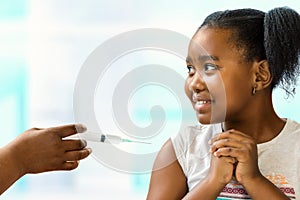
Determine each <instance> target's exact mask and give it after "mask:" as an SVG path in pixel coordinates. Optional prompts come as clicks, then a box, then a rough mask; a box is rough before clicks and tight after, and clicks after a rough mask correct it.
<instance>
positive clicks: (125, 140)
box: [122, 139, 151, 144]
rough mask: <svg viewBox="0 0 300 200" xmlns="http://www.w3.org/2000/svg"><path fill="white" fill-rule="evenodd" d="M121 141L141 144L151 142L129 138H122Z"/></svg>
mask: <svg viewBox="0 0 300 200" xmlns="http://www.w3.org/2000/svg"><path fill="white" fill-rule="evenodd" d="M122 142H134V143H142V144H151V143H150V142H143V141H136V140H129V139H122Z"/></svg>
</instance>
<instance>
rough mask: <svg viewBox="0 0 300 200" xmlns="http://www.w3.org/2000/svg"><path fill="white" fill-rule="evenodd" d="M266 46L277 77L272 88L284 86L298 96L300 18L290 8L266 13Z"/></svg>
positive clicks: (270, 64)
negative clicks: (296, 86)
mask: <svg viewBox="0 0 300 200" xmlns="http://www.w3.org/2000/svg"><path fill="white" fill-rule="evenodd" d="M264 47H265V51H266V59H267V61H268V63H269V67H270V71H271V74H272V77H273V82H272V87H276V86H278V85H279V86H280V87H282V88H283V89H284V90H285V91H286V92H287V93H288V94H292V93H294V86H295V85H296V82H297V76H298V75H299V53H300V16H299V14H298V13H297V12H296V11H294V10H292V9H290V8H287V7H282V8H275V9H272V10H270V11H269V12H268V13H266V14H265V18H264Z"/></svg>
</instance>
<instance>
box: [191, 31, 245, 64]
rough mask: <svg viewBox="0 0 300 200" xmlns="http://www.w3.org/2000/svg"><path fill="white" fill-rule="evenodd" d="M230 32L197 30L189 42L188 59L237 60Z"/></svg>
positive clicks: (238, 54) (236, 52) (237, 54)
mask: <svg viewBox="0 0 300 200" xmlns="http://www.w3.org/2000/svg"><path fill="white" fill-rule="evenodd" d="M232 37H233V36H232V31H231V30H229V29H220V28H207V27H203V28H201V29H199V30H198V31H197V32H196V34H195V35H194V36H193V38H192V39H191V41H190V44H189V49H188V57H190V58H192V59H197V60H198V58H199V57H207V56H206V55H209V57H217V58H219V60H220V59H221V60H224V59H226V60H227V59H229V58H232V59H237V57H240V53H238V51H237V49H236V46H235V44H234V40H232Z"/></svg>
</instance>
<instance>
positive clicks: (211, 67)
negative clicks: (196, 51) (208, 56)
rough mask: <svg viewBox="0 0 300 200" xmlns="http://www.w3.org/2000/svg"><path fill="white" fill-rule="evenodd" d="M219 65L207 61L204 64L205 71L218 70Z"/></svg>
mask: <svg viewBox="0 0 300 200" xmlns="http://www.w3.org/2000/svg"><path fill="white" fill-rule="evenodd" d="M218 69H219V68H218V66H217V65H214V64H211V63H207V64H205V65H204V71H205V72H209V71H213V70H218Z"/></svg>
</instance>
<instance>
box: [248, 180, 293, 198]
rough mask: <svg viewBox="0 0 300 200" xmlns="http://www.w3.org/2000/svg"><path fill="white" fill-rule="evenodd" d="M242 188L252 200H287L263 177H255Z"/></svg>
mask: <svg viewBox="0 0 300 200" xmlns="http://www.w3.org/2000/svg"><path fill="white" fill-rule="evenodd" d="M244 187H245V189H246V191H247V192H248V194H249V195H250V196H251V198H252V199H254V200H255V199H259V200H263V199H266V200H269V199H274V200H287V199H289V198H288V197H287V196H286V195H285V194H284V193H283V192H281V191H280V189H279V188H278V187H276V186H275V185H274V184H273V183H271V182H270V181H269V180H268V179H267V178H265V177H264V176H262V175H261V176H260V177H257V178H256V179H254V180H252V181H249V182H247V183H245V184H244Z"/></svg>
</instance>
